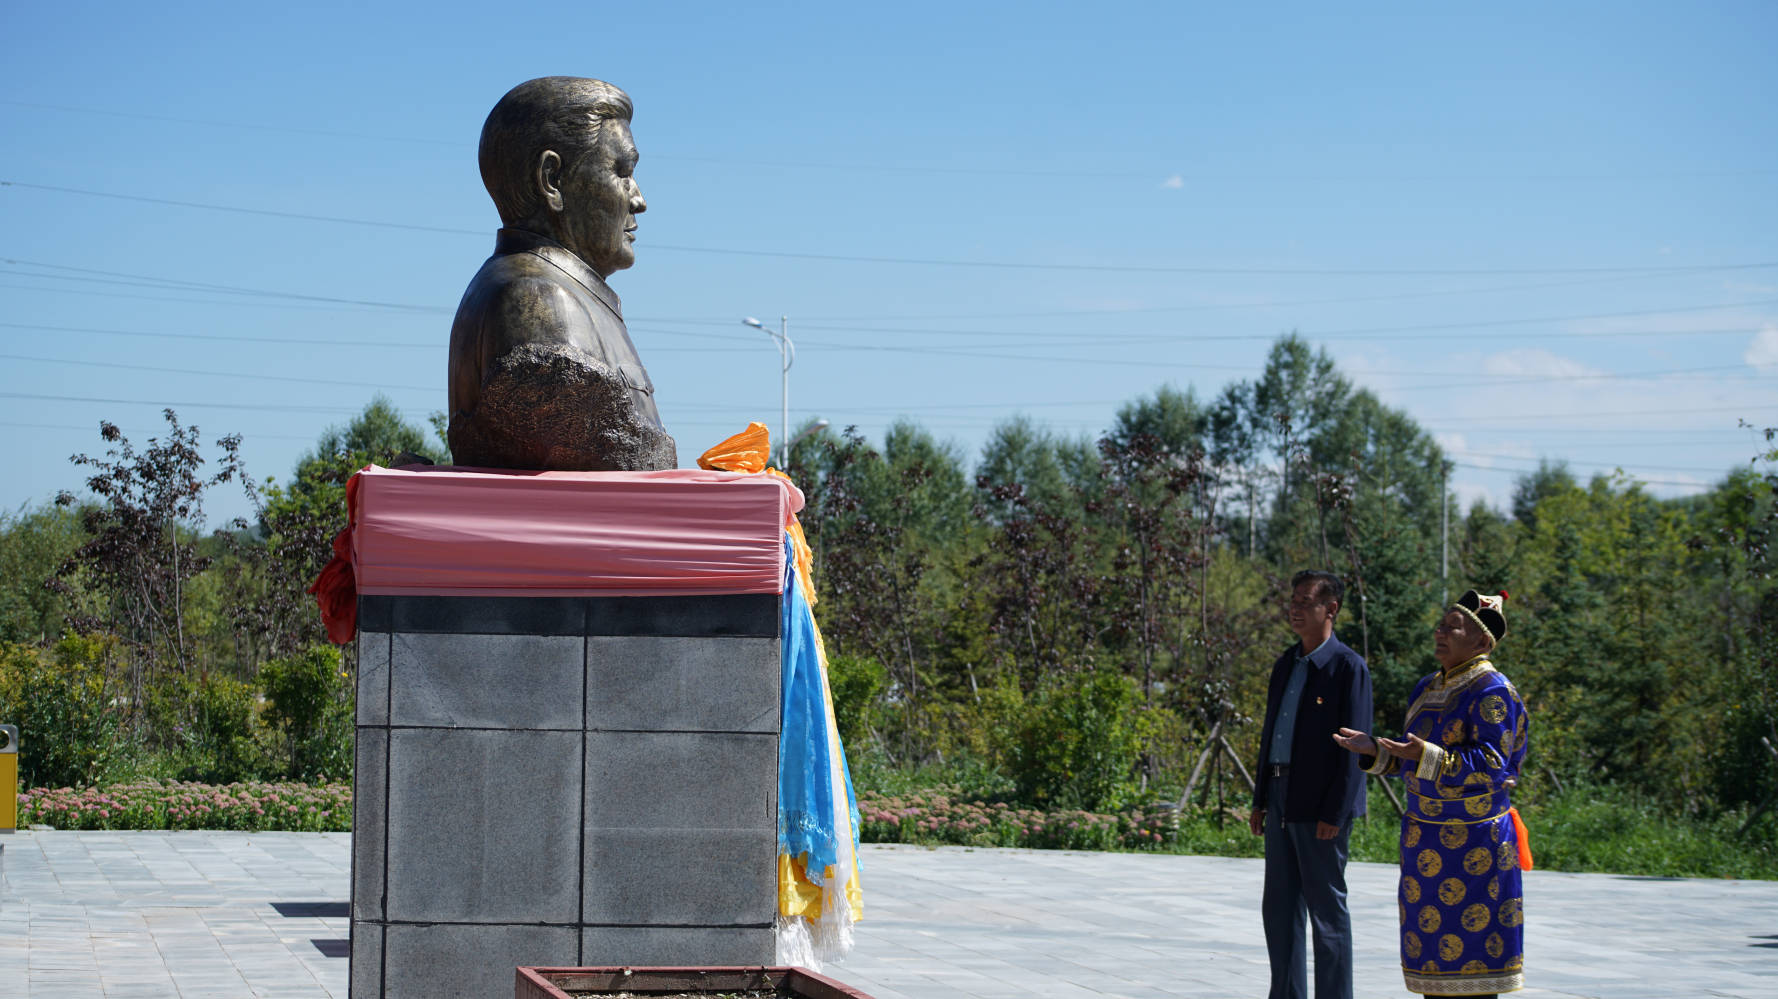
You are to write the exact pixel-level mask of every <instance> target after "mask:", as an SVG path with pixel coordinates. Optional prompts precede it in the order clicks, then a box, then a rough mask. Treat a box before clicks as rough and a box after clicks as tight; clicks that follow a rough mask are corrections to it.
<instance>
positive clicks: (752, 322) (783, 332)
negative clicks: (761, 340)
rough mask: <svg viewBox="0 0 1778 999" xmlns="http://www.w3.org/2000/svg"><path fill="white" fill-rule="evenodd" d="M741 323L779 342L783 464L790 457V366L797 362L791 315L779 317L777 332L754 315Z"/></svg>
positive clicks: (779, 460) (779, 426) (780, 460)
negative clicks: (792, 337)
mask: <svg viewBox="0 0 1778 999" xmlns="http://www.w3.org/2000/svg"><path fill="white" fill-rule="evenodd" d="M741 324H742V325H743V326H751V327H753V328H754V329H756V330H759V331H760V332H762V333H764V334H765V335H767V336H769V337H771V338H772V339H773V340H775V341H777V343H778V362H779V363H780V364H781V365H782V369H781V371H780V378H781V380H780V383H779V386H778V392H779V401H780V403H781V405H782V411H781V412H780V413H779V422H778V440H779V441H780V444H779V448H780V449H781V455H780V457H779V459H778V464H779V465H783V464H784V461H785V459H787V458H789V457H790V366H791V365H792V364H795V363H796V344H794V343H791V342H790V317H789V316H779V317H778V332H776V333H774V332H772V331H771V329H770V328H769V327H767V326H766V325H765V324H764V323H762V322H760V321H759V320H757V319H755V318H753V317H752V316H748V317H747V318H746V319H743V320H741Z"/></svg>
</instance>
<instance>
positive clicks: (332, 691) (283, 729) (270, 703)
mask: <svg viewBox="0 0 1778 999" xmlns="http://www.w3.org/2000/svg"><path fill="white" fill-rule="evenodd" d="M259 682H260V685H261V686H262V687H263V688H264V690H265V696H266V700H267V705H266V709H265V718H266V721H267V722H269V723H270V724H272V725H273V726H275V727H276V728H277V729H278V730H279V732H280V733H281V734H282V736H283V739H284V744H285V747H286V749H287V750H288V752H289V754H290V766H289V770H288V773H289V775H290V776H291V777H295V778H299V779H320V780H326V779H328V778H349V777H350V776H351V774H352V703H353V701H352V685H351V678H350V675H349V674H348V673H347V672H346V671H345V669H344V667H343V665H342V663H341V659H340V653H339V650H338V649H336V648H335V647H333V646H331V645H311V646H309V647H308V648H306V649H304V650H302V651H301V652H298V653H296V654H295V655H292V656H286V657H285V658H282V659H273V660H270V661H269V662H267V663H266V664H265V665H264V666H261V667H260V669H259Z"/></svg>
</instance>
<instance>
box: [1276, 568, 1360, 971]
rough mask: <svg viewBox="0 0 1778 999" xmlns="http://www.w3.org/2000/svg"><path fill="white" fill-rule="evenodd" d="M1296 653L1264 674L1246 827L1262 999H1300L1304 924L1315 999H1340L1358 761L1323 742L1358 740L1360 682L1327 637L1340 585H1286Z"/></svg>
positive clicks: (1331, 578)
mask: <svg viewBox="0 0 1778 999" xmlns="http://www.w3.org/2000/svg"><path fill="white" fill-rule="evenodd" d="M1290 589H1291V594H1290V610H1289V614H1288V618H1289V621H1290V630H1291V631H1294V632H1296V636H1297V639H1298V641H1297V643H1296V644H1294V645H1292V646H1291V647H1290V648H1288V649H1286V650H1284V654H1283V655H1281V656H1279V657H1278V661H1277V662H1276V663H1275V664H1273V666H1272V683H1271V687H1270V690H1269V691H1268V693H1267V695H1266V723H1265V726H1264V728H1262V729H1261V730H1260V737H1259V767H1258V769H1257V771H1256V772H1255V778H1256V781H1257V783H1256V784H1255V786H1254V789H1253V812H1252V813H1251V814H1250V815H1249V816H1248V825H1249V827H1250V828H1251V829H1252V831H1253V834H1254V835H1255V836H1264V837H1265V839H1266V887H1265V894H1264V896H1263V898H1262V899H1261V902H1260V916H1261V919H1262V920H1263V921H1264V923H1265V928H1266V951H1267V954H1268V955H1269V956H1270V958H1271V961H1272V991H1271V999H1308V994H1309V993H1308V967H1307V958H1306V955H1305V953H1304V950H1305V948H1304V946H1303V943H1304V940H1303V937H1304V933H1303V924H1304V918H1305V916H1306V917H1307V919H1308V922H1309V924H1310V925H1311V926H1313V927H1314V938H1315V997H1316V999H1352V919H1351V916H1350V915H1349V914H1348V913H1347V911H1346V849H1347V844H1348V841H1349V840H1350V838H1351V834H1352V819H1353V818H1354V817H1355V816H1359V815H1363V814H1364V801H1365V788H1364V774H1362V773H1361V772H1359V769H1358V757H1357V756H1356V755H1354V754H1352V753H1348V752H1345V751H1343V750H1341V749H1340V747H1339V746H1337V745H1335V744H1334V741H1333V736H1334V733H1336V732H1338V731H1339V730H1340V728H1341V727H1342V726H1344V727H1347V728H1354V729H1357V730H1358V731H1369V729H1367V728H1364V726H1366V725H1369V724H1371V674H1370V669H1369V668H1368V667H1366V666H1365V664H1364V658H1363V657H1362V656H1360V655H1359V654H1358V653H1356V652H1353V651H1352V650H1351V649H1349V648H1347V647H1346V646H1345V644H1344V643H1342V642H1341V641H1340V640H1339V639H1338V638H1335V637H1334V618H1335V617H1336V616H1338V614H1339V612H1340V603H1341V601H1342V599H1344V597H1345V593H1346V587H1345V584H1344V583H1342V582H1341V581H1340V577H1338V576H1336V575H1334V574H1333V573H1330V572H1314V571H1307V572H1299V573H1297V574H1296V575H1295V576H1294V577H1292V578H1291V581H1290Z"/></svg>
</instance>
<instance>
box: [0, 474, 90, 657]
mask: <svg viewBox="0 0 1778 999" xmlns="http://www.w3.org/2000/svg"><path fill="white" fill-rule="evenodd" d="M81 516H82V511H80V510H68V509H63V508H60V507H55V506H44V507H39V508H37V509H34V510H29V511H26V510H23V509H21V510H20V511H19V512H17V513H0V642H34V643H44V642H48V641H49V640H50V639H52V638H54V637H55V636H57V635H60V634H61V633H62V628H63V626H64V622H65V621H66V619H67V616H68V613H69V604H70V601H71V599H73V598H74V597H73V595H70V594H68V593H66V592H58V591H57V590H56V589H54V588H52V587H50V586H49V585H47V584H49V583H50V582H51V581H52V580H53V579H54V578H55V576H56V569H57V568H58V567H59V566H61V564H62V563H63V562H66V561H67V560H68V558H69V557H70V556H71V555H73V554H74V552H75V551H76V550H78V549H79V548H80V546H81V545H82V544H83V543H84V542H85V541H86V532H85V531H84V530H83V529H82V528H81Z"/></svg>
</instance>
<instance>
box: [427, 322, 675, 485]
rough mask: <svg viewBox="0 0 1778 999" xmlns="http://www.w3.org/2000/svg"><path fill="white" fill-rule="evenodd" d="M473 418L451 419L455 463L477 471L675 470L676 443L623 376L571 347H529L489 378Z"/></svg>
mask: <svg viewBox="0 0 1778 999" xmlns="http://www.w3.org/2000/svg"><path fill="white" fill-rule="evenodd" d="M483 375H484V377H483V380H482V387H481V393H480V396H479V397H478V399H477V401H476V407H475V410H474V412H470V413H453V414H451V424H450V428H449V431H448V433H447V437H448V439H449V442H450V445H451V460H452V462H453V463H455V464H457V465H460V466H469V467H474V468H524V469H532V470H538V471H561V472H623V471H629V472H644V471H659V470H662V469H669V468H677V467H678V465H679V459H678V454H677V451H676V450H675V447H674V444H673V438H672V437H670V436H668V435H667V432H666V430H664V429H663V428H662V427H661V425H660V424H659V423H656V422H654V421H652V420H649V419H648V418H646V417H645V416H643V415H641V414H638V413H637V412H636V407H635V406H634V405H633V404H631V402H630V391H631V386H629V385H628V384H626V383H625V381H624V378H623V374H622V372H620V371H618V370H617V369H615V368H612V367H611V366H609V365H607V364H605V363H604V362H602V361H600V360H599V359H598V358H596V357H594V356H593V355H591V354H589V353H587V352H586V351H584V350H581V349H580V348H578V347H575V346H572V345H569V344H549V345H539V344H525V345H523V346H520V347H516V348H514V349H513V350H511V351H509V352H508V353H506V354H505V355H504V356H502V357H500V358H499V359H498V360H496V361H495V362H494V364H493V365H492V366H491V367H490V368H489V370H487V371H486V372H484V373H483Z"/></svg>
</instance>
